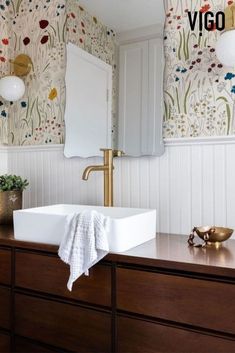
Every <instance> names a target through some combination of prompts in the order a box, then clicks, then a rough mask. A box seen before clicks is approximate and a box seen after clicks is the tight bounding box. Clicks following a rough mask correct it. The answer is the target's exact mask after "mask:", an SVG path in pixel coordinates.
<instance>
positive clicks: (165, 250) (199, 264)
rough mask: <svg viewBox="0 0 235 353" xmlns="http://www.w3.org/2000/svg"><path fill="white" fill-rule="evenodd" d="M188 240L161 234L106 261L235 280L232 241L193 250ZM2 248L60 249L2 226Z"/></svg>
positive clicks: (54, 250)
mask: <svg viewBox="0 0 235 353" xmlns="http://www.w3.org/2000/svg"><path fill="white" fill-rule="evenodd" d="M187 239H188V236H186V235H174V234H157V235H156V239H153V240H150V241H148V242H146V243H144V244H142V245H140V246H137V247H136V248H132V249H130V250H128V251H126V252H124V253H119V254H109V255H107V256H106V257H105V260H108V261H113V262H119V263H120V266H121V264H122V263H125V264H130V266H135V265H137V266H150V267H155V268H156V267H158V268H162V269H165V270H169V271H170V269H174V270H176V271H177V270H179V271H182V270H183V271H193V272H199V273H203V274H209V275H216V276H218V275H219V276H226V277H232V278H233V279H235V240H228V241H226V242H225V243H223V245H222V246H221V247H220V248H219V249H216V248H215V247H214V246H211V247H207V248H204V249H202V248H192V247H189V246H188V244H187ZM0 246H1V247H14V248H23V249H28V250H34V251H45V252H50V253H57V251H58V246H54V245H47V244H39V243H32V242H31V243H30V242H25V241H19V240H16V239H15V238H14V231H13V228H12V227H9V226H0Z"/></svg>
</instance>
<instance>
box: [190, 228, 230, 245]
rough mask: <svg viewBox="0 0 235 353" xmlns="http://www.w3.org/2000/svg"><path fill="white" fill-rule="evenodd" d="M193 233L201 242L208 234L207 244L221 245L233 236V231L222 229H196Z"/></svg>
mask: <svg viewBox="0 0 235 353" xmlns="http://www.w3.org/2000/svg"><path fill="white" fill-rule="evenodd" d="M195 231H196V233H197V235H198V236H199V238H201V239H202V240H204V237H205V235H207V234H208V236H209V239H208V242H210V243H222V242H223V241H225V240H228V239H229V238H230V237H231V235H232V234H233V229H229V228H223V227H209V226H205V227H196V228H195Z"/></svg>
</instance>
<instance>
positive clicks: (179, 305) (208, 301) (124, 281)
mask: <svg viewBox="0 0 235 353" xmlns="http://www.w3.org/2000/svg"><path fill="white" fill-rule="evenodd" d="M234 298H235V285H233V284H227V283H220V282H213V281H206V280H199V279H193V278H186V277H179V276H170V275H165V274H158V273H152V272H144V271H137V270H130V269H124V268H118V269H117V307H118V309H121V310H125V311H129V312H133V313H138V314H143V315H147V316H152V317H156V318H161V319H166V320H171V321H175V322H180V323H186V324H190V325H196V326H200V327H204V328H210V329H214V330H219V331H222V332H228V333H233V334H234V333H235V300H234Z"/></svg>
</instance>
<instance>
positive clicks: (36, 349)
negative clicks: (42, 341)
mask: <svg viewBox="0 0 235 353" xmlns="http://www.w3.org/2000/svg"><path fill="white" fill-rule="evenodd" d="M14 341H15V347H14V353H16V352H17V353H18V352H21V353H51V352H55V351H54V350H52V349H49V348H47V347H44V346H41V345H38V344H36V343H33V342H31V341H28V340H27V339H25V338H21V337H15V340H14ZM57 352H58V351H57Z"/></svg>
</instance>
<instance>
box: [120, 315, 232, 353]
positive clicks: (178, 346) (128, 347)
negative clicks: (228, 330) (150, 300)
mask: <svg viewBox="0 0 235 353" xmlns="http://www.w3.org/2000/svg"><path fill="white" fill-rule="evenodd" d="M117 342H118V353H143V352H144V353H189V352H191V353H231V352H235V341H229V340H226V339H222V338H217V337H214V336H207V335H204V334H200V333H195V332H192V331H186V330H183V329H177V328H174V327H168V326H162V325H159V324H155V323H152V322H146V321H141V320H135V319H130V318H125V317H119V318H118V320H117Z"/></svg>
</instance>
